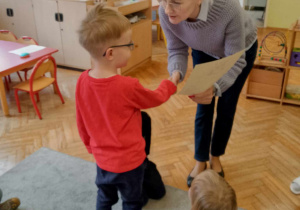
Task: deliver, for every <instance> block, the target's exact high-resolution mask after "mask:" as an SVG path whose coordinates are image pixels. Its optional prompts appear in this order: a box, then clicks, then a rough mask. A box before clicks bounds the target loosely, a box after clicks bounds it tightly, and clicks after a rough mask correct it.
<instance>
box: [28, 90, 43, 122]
mask: <svg viewBox="0 0 300 210" xmlns="http://www.w3.org/2000/svg"><path fill="white" fill-rule="evenodd" d="M30 98H31V101H32V103H33V106H34V109H35V112H36V114H37V115H38V116H39V118H40V120H41V119H42V116H41V113H40V111H39V109H38V107H37V105H36V102H35V100H34V93H33V92H30Z"/></svg>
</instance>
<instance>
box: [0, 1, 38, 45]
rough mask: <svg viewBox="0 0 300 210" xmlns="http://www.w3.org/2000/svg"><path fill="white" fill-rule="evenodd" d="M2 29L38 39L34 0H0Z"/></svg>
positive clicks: (0, 23) (18, 35) (0, 26)
mask: <svg viewBox="0 0 300 210" xmlns="http://www.w3.org/2000/svg"><path fill="white" fill-rule="evenodd" d="M0 29H6V30H10V31H12V32H13V33H14V34H15V35H16V36H17V37H18V38H19V37H20V36H30V37H32V38H34V39H37V33H36V27H35V18H34V15H33V5H32V0H0Z"/></svg>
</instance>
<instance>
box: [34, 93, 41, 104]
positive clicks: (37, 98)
mask: <svg viewBox="0 0 300 210" xmlns="http://www.w3.org/2000/svg"><path fill="white" fill-rule="evenodd" d="M35 96H36V102H40V96H39V93H38V92H37V93H36V94H35Z"/></svg>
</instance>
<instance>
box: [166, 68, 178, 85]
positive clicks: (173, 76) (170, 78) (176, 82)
mask: <svg viewBox="0 0 300 210" xmlns="http://www.w3.org/2000/svg"><path fill="white" fill-rule="evenodd" d="M169 80H171V82H173V83H174V85H176V86H177V85H178V83H179V80H180V73H179V72H178V71H175V72H173V73H172V75H171V76H170V77H169Z"/></svg>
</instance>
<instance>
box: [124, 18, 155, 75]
mask: <svg viewBox="0 0 300 210" xmlns="http://www.w3.org/2000/svg"><path fill="white" fill-rule="evenodd" d="M151 27H152V22H151V20H142V21H140V22H138V23H136V24H134V25H133V26H132V41H133V43H134V47H135V48H134V50H133V51H132V53H131V58H130V59H129V61H128V64H127V66H126V67H124V68H122V73H124V72H125V71H127V70H129V69H131V68H132V67H134V66H135V65H137V64H139V63H141V62H143V61H144V60H146V59H147V58H150V57H151V55H152V31H151Z"/></svg>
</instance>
